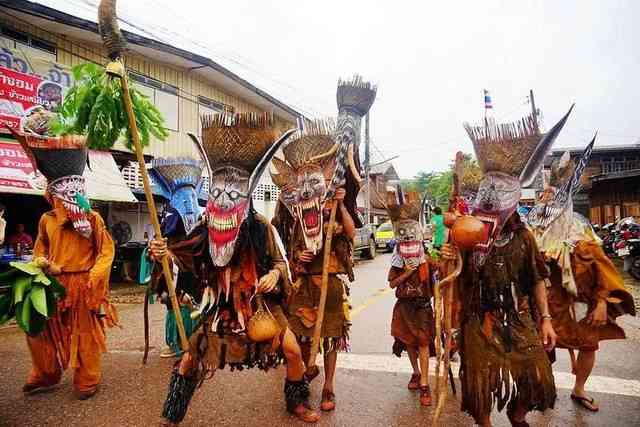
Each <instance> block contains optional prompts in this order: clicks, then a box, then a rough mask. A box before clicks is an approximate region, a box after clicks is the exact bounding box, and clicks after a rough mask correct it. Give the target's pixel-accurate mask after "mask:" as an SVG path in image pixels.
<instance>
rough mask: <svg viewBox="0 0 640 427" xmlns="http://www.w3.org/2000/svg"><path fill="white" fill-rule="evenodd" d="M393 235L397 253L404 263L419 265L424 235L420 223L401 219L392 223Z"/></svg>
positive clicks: (421, 259)
mask: <svg viewBox="0 0 640 427" xmlns="http://www.w3.org/2000/svg"><path fill="white" fill-rule="evenodd" d="M393 234H394V235H395V238H396V242H397V243H396V244H397V246H398V253H399V254H400V256H401V257H402V259H404V260H405V261H410V260H411V261H415V262H418V263H421V262H422V261H423V260H424V256H425V254H424V246H423V244H422V242H423V240H424V234H423V233H422V226H421V225H420V222H418V221H416V220H413V219H403V220H399V221H395V222H393Z"/></svg>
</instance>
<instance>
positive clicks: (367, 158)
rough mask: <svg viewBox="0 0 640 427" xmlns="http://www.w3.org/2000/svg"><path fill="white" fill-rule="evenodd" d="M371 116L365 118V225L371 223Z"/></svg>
mask: <svg viewBox="0 0 640 427" xmlns="http://www.w3.org/2000/svg"><path fill="white" fill-rule="evenodd" d="M369 114H370V113H367V115H366V116H365V117H364V182H365V185H366V187H367V192H366V194H365V198H364V217H365V223H366V224H369V223H370V222H371V188H370V181H369V174H370V172H371V151H370V141H369Z"/></svg>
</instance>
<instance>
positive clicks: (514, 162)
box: [464, 106, 573, 267]
mask: <svg viewBox="0 0 640 427" xmlns="http://www.w3.org/2000/svg"><path fill="white" fill-rule="evenodd" d="M572 109H573V106H572V107H571V109H569V111H568V112H567V114H565V115H564V117H563V118H562V119H561V120H560V121H559V122H558V123H557V124H556V125H555V126H554V127H553V128H551V130H549V132H547V133H546V134H542V133H541V132H540V130H539V129H538V127H537V124H536V121H535V119H533V118H532V117H527V118H524V119H522V121H519V122H515V123H509V124H496V123H495V122H493V121H488V120H485V123H484V125H483V126H470V125H469V124H467V123H465V125H464V126H465V129H466V131H467V133H468V134H469V137H470V138H471V141H472V142H473V148H474V151H475V153H476V157H477V159H478V164H479V165H480V169H481V170H482V173H483V174H484V176H483V178H482V180H481V182H480V185H479V188H478V194H477V195H476V199H475V202H474V204H473V207H472V215H474V216H476V217H478V219H480V220H481V221H482V222H483V223H484V224H485V230H486V233H485V239H484V241H483V242H482V243H479V244H478V245H476V247H475V249H474V254H473V260H474V264H475V265H476V267H479V266H481V265H483V264H484V261H485V259H486V257H487V255H488V254H489V252H490V251H491V249H492V247H493V244H494V243H495V240H496V238H497V237H498V236H500V235H501V233H502V229H503V227H504V225H505V223H506V221H507V220H508V219H509V217H510V216H511V215H512V214H513V213H514V212H515V211H516V209H517V207H518V202H519V200H520V195H521V187H522V186H529V185H531V184H532V183H533V181H534V180H535V178H536V176H537V175H538V173H539V172H540V170H541V168H542V164H543V162H544V158H545V157H546V155H547V153H548V152H549V150H550V149H551V146H552V145H553V142H554V141H555V139H556V137H557V136H558V134H559V133H560V131H561V130H562V127H563V126H564V124H565V122H566V121H567V118H568V117H569V114H570V113H571V110H572Z"/></svg>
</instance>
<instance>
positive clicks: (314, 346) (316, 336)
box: [307, 200, 338, 370]
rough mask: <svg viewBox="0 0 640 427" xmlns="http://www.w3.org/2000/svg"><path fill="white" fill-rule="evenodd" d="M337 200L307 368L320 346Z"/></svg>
mask: <svg viewBox="0 0 640 427" xmlns="http://www.w3.org/2000/svg"><path fill="white" fill-rule="evenodd" d="M337 207H338V201H337V200H334V201H333V206H331V215H329V229H328V230H327V237H326V239H325V241H324V258H323V259H322V284H321V287H320V302H319V303H318V318H317V319H316V324H315V329H314V330H313V340H312V341H311V351H310V352H309V361H308V363H307V370H308V369H309V368H311V367H313V366H316V357H317V356H318V350H319V348H320V335H321V333H322V322H323V320H324V308H325V306H326V304H327V291H328V289H329V261H330V260H331V241H332V240H333V229H334V226H335V223H336V209H337Z"/></svg>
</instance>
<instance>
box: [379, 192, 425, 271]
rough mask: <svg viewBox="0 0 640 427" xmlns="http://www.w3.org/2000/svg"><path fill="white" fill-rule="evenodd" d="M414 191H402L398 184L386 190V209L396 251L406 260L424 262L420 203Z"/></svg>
mask: <svg viewBox="0 0 640 427" xmlns="http://www.w3.org/2000/svg"><path fill="white" fill-rule="evenodd" d="M421 202H422V201H421V199H420V197H418V194H417V193H416V192H403V191H402V188H400V187H399V186H398V187H397V188H396V190H395V191H389V192H387V200H386V204H385V205H386V209H387V213H388V214H389V218H390V219H391V224H392V225H393V234H394V236H395V239H396V242H397V245H396V248H397V251H398V254H399V255H400V257H401V258H402V259H403V260H404V261H405V262H406V261H414V262H416V263H418V264H420V263H422V262H424V260H425V253H424V246H423V241H424V233H423V231H422V225H421V222H420V216H421V213H422V208H421V206H422V203H421Z"/></svg>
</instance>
